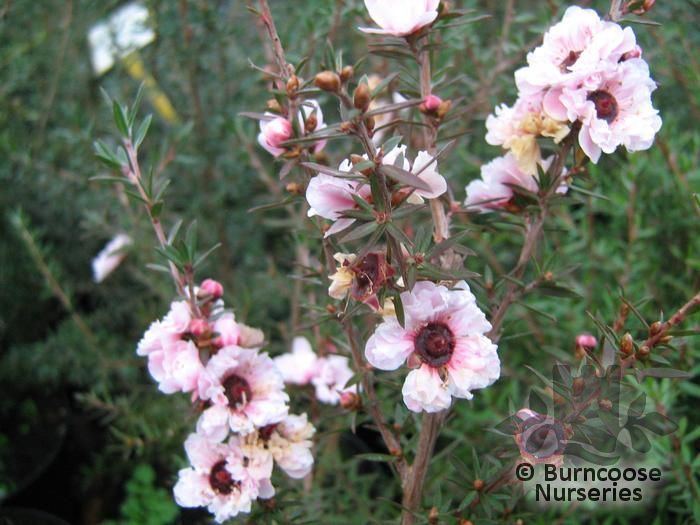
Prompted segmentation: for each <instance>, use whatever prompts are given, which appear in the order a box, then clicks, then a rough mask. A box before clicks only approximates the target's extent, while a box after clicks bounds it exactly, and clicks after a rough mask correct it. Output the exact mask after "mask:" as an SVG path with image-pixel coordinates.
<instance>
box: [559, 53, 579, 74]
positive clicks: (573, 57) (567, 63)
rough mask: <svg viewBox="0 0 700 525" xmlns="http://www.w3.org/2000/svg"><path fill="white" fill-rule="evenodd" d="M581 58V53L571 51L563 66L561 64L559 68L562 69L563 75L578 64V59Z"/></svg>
mask: <svg viewBox="0 0 700 525" xmlns="http://www.w3.org/2000/svg"><path fill="white" fill-rule="evenodd" d="M580 56H581V51H573V50H571V51H569V54H568V55H566V58H565V59H564V60H563V61H562V63H561V64H559V68H560V69H561V71H562V73H566V72H567V71H568V69H569V68H570V67H571V66H573V65H574V64H575V63H576V61H577V60H578V57H580Z"/></svg>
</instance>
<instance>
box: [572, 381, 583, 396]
mask: <svg viewBox="0 0 700 525" xmlns="http://www.w3.org/2000/svg"><path fill="white" fill-rule="evenodd" d="M584 388H586V380H585V379H583V378H582V377H577V378H576V379H574V382H573V385H572V390H573V392H574V395H575V396H580V395H581V393H582V392H583V389H584Z"/></svg>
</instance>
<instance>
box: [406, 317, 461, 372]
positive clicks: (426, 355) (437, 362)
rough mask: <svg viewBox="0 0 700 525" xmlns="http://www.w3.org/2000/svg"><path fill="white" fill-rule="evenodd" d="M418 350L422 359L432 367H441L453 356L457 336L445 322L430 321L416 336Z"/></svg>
mask: <svg viewBox="0 0 700 525" xmlns="http://www.w3.org/2000/svg"><path fill="white" fill-rule="evenodd" d="M415 344H416V352H417V353H418V357H420V359H421V361H423V362H424V363H427V364H428V365H430V366H432V367H435V368H437V367H440V366H442V365H444V364H445V363H447V362H448V361H449V360H450V357H452V352H454V349H455V337H454V334H453V333H452V330H450V328H449V327H448V326H447V325H446V324H443V323H428V324H427V325H425V326H424V327H423V328H421V329H420V331H419V332H418V335H417V336H416V343H415Z"/></svg>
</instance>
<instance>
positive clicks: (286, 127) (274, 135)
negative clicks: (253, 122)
mask: <svg viewBox="0 0 700 525" xmlns="http://www.w3.org/2000/svg"><path fill="white" fill-rule="evenodd" d="M270 115H272V114H271V113H270ZM293 135H294V129H293V128H292V123H291V122H289V121H288V120H287V119H285V118H282V117H277V118H274V119H272V120H261V121H260V134H259V135H258V143H259V144H260V145H261V146H262V147H263V148H265V149H266V150H267V151H268V152H269V153H270V154H271V155H273V156H275V157H279V156H280V155H282V153H284V152H285V149H284V148H283V147H281V144H282V143H283V142H285V141H287V140H289V139H291V138H292V136H293Z"/></svg>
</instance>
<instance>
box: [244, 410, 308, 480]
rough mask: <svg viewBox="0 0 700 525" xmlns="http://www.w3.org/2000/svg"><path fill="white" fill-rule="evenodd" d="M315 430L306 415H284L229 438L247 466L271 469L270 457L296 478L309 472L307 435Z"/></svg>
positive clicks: (264, 471) (263, 470)
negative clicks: (258, 427)
mask: <svg viewBox="0 0 700 525" xmlns="http://www.w3.org/2000/svg"><path fill="white" fill-rule="evenodd" d="M315 432H316V429H315V428H314V426H313V425H312V424H311V423H309V422H308V419H307V417H306V414H302V415H301V416H295V415H288V416H287V417H286V418H284V419H283V420H282V421H280V422H279V423H273V424H271V425H267V426H265V427H262V428H260V429H257V430H256V431H254V432H251V433H249V434H245V435H239V436H236V437H235V438H232V441H234V440H235V442H236V443H237V445H238V447H239V448H240V449H241V451H242V453H243V455H244V456H245V457H246V458H247V461H248V465H249V468H252V469H254V470H257V469H260V471H261V473H263V474H264V473H266V472H268V469H270V470H271V468H272V464H273V460H274V462H276V463H277V465H278V466H279V467H280V468H281V469H282V470H284V471H285V473H286V474H287V475H288V476H290V477H291V478H295V479H300V478H303V477H304V476H306V475H307V474H308V473H309V472H311V468H312V467H313V464H314V458H313V455H312V453H311V447H312V445H313V444H312V442H311V438H312V437H313V435H314V433H315Z"/></svg>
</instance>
